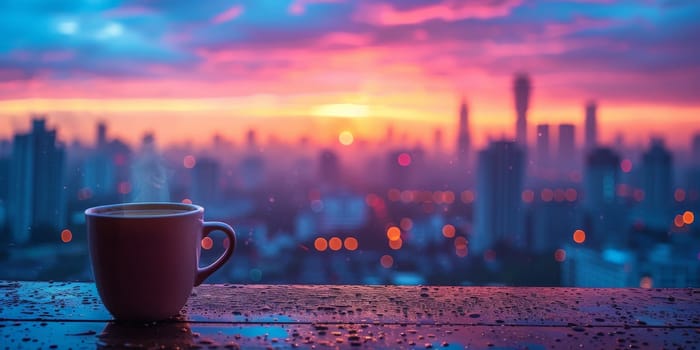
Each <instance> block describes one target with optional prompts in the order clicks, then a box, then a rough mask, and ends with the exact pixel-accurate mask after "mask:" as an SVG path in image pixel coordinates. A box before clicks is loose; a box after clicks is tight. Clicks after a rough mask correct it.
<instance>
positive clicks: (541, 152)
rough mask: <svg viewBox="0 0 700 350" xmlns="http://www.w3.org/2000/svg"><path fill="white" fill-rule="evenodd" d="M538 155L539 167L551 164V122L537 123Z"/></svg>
mask: <svg viewBox="0 0 700 350" xmlns="http://www.w3.org/2000/svg"><path fill="white" fill-rule="evenodd" d="M536 150H537V153H536V157H537V166H538V167H547V166H549V156H550V150H549V124H540V125H537V143H536Z"/></svg>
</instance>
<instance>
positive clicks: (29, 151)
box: [8, 118, 66, 244]
mask: <svg viewBox="0 0 700 350" xmlns="http://www.w3.org/2000/svg"><path fill="white" fill-rule="evenodd" d="M11 164H12V166H11V169H10V189H9V195H8V197H9V198H8V204H9V205H8V208H9V217H11V218H12V220H10V225H11V228H10V230H11V236H12V241H13V242H15V243H17V244H24V243H27V242H29V240H30V239H31V240H33V241H48V240H51V239H52V238H53V237H58V233H60V230H61V229H62V228H64V226H65V222H66V209H65V192H64V182H65V181H64V166H65V152H64V150H63V147H61V146H60V145H58V144H57V142H56V130H47V129H46V120H45V119H43V118H37V119H34V120H33V121H32V131H31V132H30V133H28V134H18V135H16V136H15V138H14V145H13V150H12V159H11Z"/></svg>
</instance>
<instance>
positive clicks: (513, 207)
mask: <svg viewBox="0 0 700 350" xmlns="http://www.w3.org/2000/svg"><path fill="white" fill-rule="evenodd" d="M478 162H479V165H478V167H477V196H476V203H475V207H474V210H475V218H474V224H475V230H474V234H473V236H472V237H471V238H470V239H469V242H470V243H469V250H470V251H471V252H473V253H476V254H479V253H481V252H483V251H484V250H486V249H489V248H490V247H492V246H493V245H494V244H495V243H497V242H505V243H507V244H510V245H511V246H513V247H523V246H524V245H525V237H524V229H523V226H524V225H523V224H522V223H523V216H524V215H523V214H522V212H521V210H522V208H521V199H520V198H521V193H522V187H523V181H524V175H525V155H524V152H523V150H522V149H521V148H520V146H518V145H517V144H516V143H514V142H509V141H494V142H491V143H490V144H489V146H488V148H486V149H485V150H482V151H481V152H479V159H478Z"/></svg>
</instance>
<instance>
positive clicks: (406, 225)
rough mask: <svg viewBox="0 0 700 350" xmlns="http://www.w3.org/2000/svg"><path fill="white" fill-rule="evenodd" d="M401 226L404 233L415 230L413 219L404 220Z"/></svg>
mask: <svg viewBox="0 0 700 350" xmlns="http://www.w3.org/2000/svg"><path fill="white" fill-rule="evenodd" d="M399 226H401V229H402V230H404V231H410V230H411V229H412V228H413V220H411V218H403V219H401V223H400V224H399Z"/></svg>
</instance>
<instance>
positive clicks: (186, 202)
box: [182, 198, 192, 204]
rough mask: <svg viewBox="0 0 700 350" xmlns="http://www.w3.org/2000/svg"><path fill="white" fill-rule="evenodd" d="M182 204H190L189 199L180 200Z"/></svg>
mask: <svg viewBox="0 0 700 350" xmlns="http://www.w3.org/2000/svg"><path fill="white" fill-rule="evenodd" d="M182 203H185V204H192V200H191V199H189V198H185V199H183V200H182Z"/></svg>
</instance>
